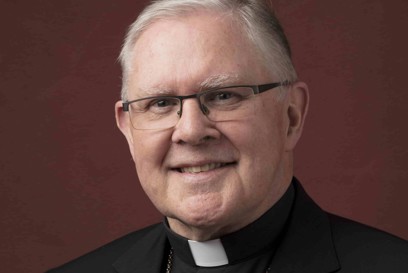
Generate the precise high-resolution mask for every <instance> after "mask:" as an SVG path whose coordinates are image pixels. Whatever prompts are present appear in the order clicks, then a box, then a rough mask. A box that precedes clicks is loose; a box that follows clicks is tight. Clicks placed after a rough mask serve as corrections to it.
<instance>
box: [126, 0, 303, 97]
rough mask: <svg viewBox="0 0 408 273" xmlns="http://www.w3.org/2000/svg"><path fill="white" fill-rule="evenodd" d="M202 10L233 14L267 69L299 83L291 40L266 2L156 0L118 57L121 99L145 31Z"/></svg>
mask: <svg viewBox="0 0 408 273" xmlns="http://www.w3.org/2000/svg"><path fill="white" fill-rule="evenodd" d="M200 10H207V11H215V12H219V13H226V14H231V15H232V18H233V19H235V20H236V22H237V23H238V24H239V26H240V27H242V29H243V31H244V33H246V35H247V36H248V38H249V40H250V41H251V42H252V43H253V45H254V46H255V47H256V48H257V49H258V51H259V53H260V55H261V56H262V59H263V61H264V63H265V66H266V67H267V68H268V69H270V70H271V71H272V72H273V73H275V74H276V76H278V78H279V79H280V80H282V81H283V80H288V81H295V80H296V78H297V75H296V71H295V69H294V66H293V64H292V60H291V51H290V47H289V43H288V40H287V38H286V36H285V34H284V32H283V29H282V27H281V25H280V23H279V21H278V19H277V18H276V16H275V14H274V12H273V9H272V7H271V5H270V4H269V3H268V1H267V0H156V1H153V2H152V3H151V4H150V5H149V6H147V7H146V8H145V9H144V10H143V11H142V13H141V14H140V15H139V17H138V18H137V20H136V21H135V22H134V23H133V24H132V25H130V27H129V31H128V33H127V35H126V38H125V41H124V44H123V47H122V51H121V53H120V56H119V61H120V63H121V66H122V73H123V78H122V92H121V97H122V100H124V101H125V100H126V99H127V93H128V90H127V88H128V84H127V83H128V78H129V75H130V72H131V69H132V67H131V62H132V57H133V51H134V50H133V49H134V45H135V43H136V42H137V40H138V38H139V37H140V35H141V34H142V33H143V31H145V30H146V29H147V28H148V27H149V26H150V25H151V24H153V23H154V22H156V21H158V20H161V19H166V18H177V17H180V16H183V15H186V14H189V13H192V12H194V11H200Z"/></svg>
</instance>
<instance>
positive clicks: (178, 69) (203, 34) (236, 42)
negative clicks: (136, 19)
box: [129, 12, 270, 93]
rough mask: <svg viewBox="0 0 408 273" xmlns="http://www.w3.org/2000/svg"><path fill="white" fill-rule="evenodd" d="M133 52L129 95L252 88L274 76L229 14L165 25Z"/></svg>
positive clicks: (157, 25) (143, 38)
mask: <svg viewBox="0 0 408 273" xmlns="http://www.w3.org/2000/svg"><path fill="white" fill-rule="evenodd" d="M133 50H134V51H133V59H132V60H131V72H130V78H129V91H130V93H132V91H133V92H136V91H137V90H139V91H140V90H154V89H158V90H161V89H166V90H176V91H178V92H183V91H184V90H192V89H197V88H200V86H203V85H204V86H206V85H210V86H211V85H217V84H218V85H223V84H233V83H247V84H248V83H252V82H253V81H255V80H259V79H257V78H259V77H267V76H266V75H268V76H270V75H269V73H268V72H267V70H266V69H265V68H264V67H263V66H262V65H260V54H258V52H257V51H256V50H255V48H254V46H253V45H252V44H251V42H249V40H248V39H247V37H246V35H243V33H242V30H241V29H240V28H239V27H238V24H237V23H236V22H235V21H234V20H232V18H231V16H230V15H225V14H217V13H209V12H205V13H204V12H202V13H195V14H190V15H188V16H183V17H180V18H168V19H161V20H159V21H157V22H154V23H153V24H151V25H150V26H149V27H148V28H147V29H146V30H145V31H144V32H143V33H142V35H141V36H140V37H139V39H138V41H137V42H136V44H135V46H134V48H133ZM269 80H270V77H269Z"/></svg>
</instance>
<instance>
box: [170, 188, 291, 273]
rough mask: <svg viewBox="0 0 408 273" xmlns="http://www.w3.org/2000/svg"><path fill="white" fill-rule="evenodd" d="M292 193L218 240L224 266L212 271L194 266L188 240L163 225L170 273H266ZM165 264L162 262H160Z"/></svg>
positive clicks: (289, 208)
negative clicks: (167, 243)
mask: <svg viewBox="0 0 408 273" xmlns="http://www.w3.org/2000/svg"><path fill="white" fill-rule="evenodd" d="M294 195H295V191H294V188H293V185H292V184H291V186H290V187H289V188H288V190H287V191H286V192H285V194H284V195H283V196H282V197H281V198H280V199H279V200H278V202H277V203H276V204H275V205H274V206H273V207H272V208H270V209H269V210H268V211H267V212H266V213H265V214H263V215H262V216H261V217H260V218H259V219H257V220H256V221H255V222H253V223H251V224H249V225H248V226H246V227H244V228H242V229H241V230H238V231H236V232H233V233H231V234H228V235H225V236H223V237H221V238H220V240H221V243H222V246H223V248H224V250H225V253H226V255H227V257H228V264H226V265H222V266H216V267H204V266H197V265H196V261H195V259H194V257H193V254H192V253H191V250H190V245H189V243H188V239H186V238H184V237H182V236H180V235H178V234H176V233H174V232H173V231H172V230H170V228H169V226H168V223H167V221H165V222H164V225H165V227H166V234H167V237H168V240H169V242H170V247H171V248H172V249H173V253H174V254H173V255H172V256H173V257H172V259H173V261H172V267H171V269H172V270H171V273H221V272H223V273H229V272H231V273H232V272H234V273H240V272H259V273H262V272H267V269H268V267H269V266H270V265H271V263H272V261H273V255H274V253H275V250H276V248H277V247H278V245H279V241H280V238H281V237H282V233H283V231H284V230H285V225H286V224H287V220H288V218H289V215H290V211H291V208H292V204H293V200H294V197H295V196H294ZM164 262H166V263H167V259H166V261H164Z"/></svg>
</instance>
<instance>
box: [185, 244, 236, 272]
mask: <svg viewBox="0 0 408 273" xmlns="http://www.w3.org/2000/svg"><path fill="white" fill-rule="evenodd" d="M188 244H189V246H190V250H191V254H192V255H193V258H194V261H195V264H196V265H197V266H202V267H214V266H222V265H226V264H228V257H227V253H226V252H225V249H224V246H223V245H222V243H221V240H220V239H215V240H210V241H205V242H197V241H193V240H188Z"/></svg>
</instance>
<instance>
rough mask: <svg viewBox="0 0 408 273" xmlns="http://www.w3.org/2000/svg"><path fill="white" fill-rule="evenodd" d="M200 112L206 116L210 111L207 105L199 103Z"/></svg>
mask: <svg viewBox="0 0 408 273" xmlns="http://www.w3.org/2000/svg"><path fill="white" fill-rule="evenodd" d="M201 112H203V114H204V115H206V116H208V114H209V113H210V109H208V107H207V106H205V105H204V104H201Z"/></svg>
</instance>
